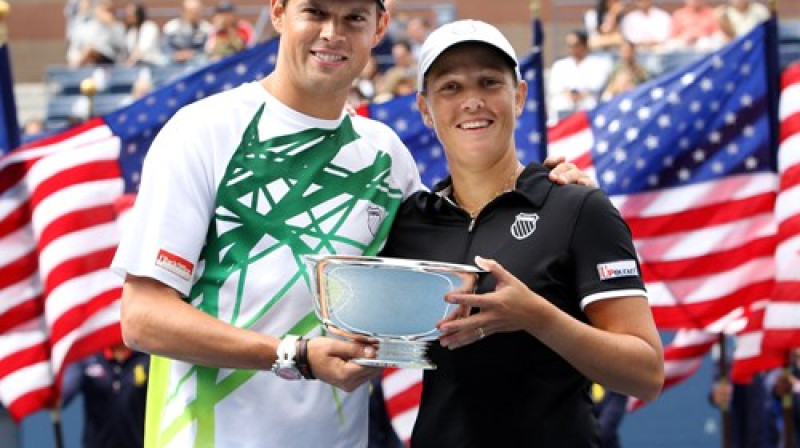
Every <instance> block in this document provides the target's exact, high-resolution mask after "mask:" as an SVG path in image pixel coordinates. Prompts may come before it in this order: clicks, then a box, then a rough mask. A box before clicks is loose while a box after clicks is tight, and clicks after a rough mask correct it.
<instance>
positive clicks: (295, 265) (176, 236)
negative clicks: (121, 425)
mask: <svg viewBox="0 0 800 448" xmlns="http://www.w3.org/2000/svg"><path fill="white" fill-rule="evenodd" d="M420 188H422V185H421V182H420V179H419V174H418V172H417V169H416V166H415V164H414V161H413V159H412V157H411V155H410V154H409V152H408V150H407V149H406V148H405V146H404V145H403V144H402V142H401V141H400V139H399V138H398V137H397V135H396V134H395V133H394V132H392V131H391V129H389V128H388V127H387V126H385V125H383V124H381V123H379V122H376V121H372V120H369V119H366V118H363V117H349V116H347V115H343V116H342V118H341V119H339V120H319V119H315V118H312V117H309V116H306V115H303V114H300V113H298V112H296V111H294V110H292V109H289V108H288V107H286V106H285V105H283V104H282V103H280V102H279V101H277V100H276V99H275V98H274V97H272V96H271V95H269V94H268V93H267V92H266V90H265V89H263V87H261V85H260V84H258V83H250V84H246V85H243V86H241V87H238V88H236V89H234V90H232V91H229V92H226V93H222V94H219V95H215V96H212V97H209V98H207V99H205V100H202V101H199V102H197V103H195V104H193V105H190V106H187V107H185V108H183V109H182V110H180V111H179V112H178V113H177V114H176V115H175V116H174V117H173V118H172V119H171V120H170V122H169V123H167V125H166V126H165V127H164V128H163V130H162V131H161V132H160V133H159V135H158V136H157V137H156V139H155V141H154V142H153V145H152V147H151V149H150V151H149V153H148V155H147V158H146V160H145V164H144V171H143V177H142V184H141V187H140V190H139V195H138V197H137V200H136V205H135V206H134V209H133V212H132V216H131V222H130V227H128V229H129V231H127V232H126V233H125V234H124V235H123V240H122V243H121V244H120V246H119V249H118V250H117V254H116V256H115V258H114V262H113V264H112V267H113V268H114V269H115V270H116V271H117V272H121V273H124V272H128V273H131V274H134V275H137V276H146V277H151V278H155V279H157V280H159V281H161V282H163V283H165V284H167V285H169V286H171V287H173V288H175V289H176V290H177V291H179V292H180V293H181V294H182V295H184V296H185V297H186V300H187V301H188V302H189V303H191V304H192V305H193V306H195V307H196V308H199V309H201V310H203V311H205V312H207V313H209V314H211V315H213V316H215V317H217V318H219V319H221V320H223V321H225V322H228V323H231V324H233V325H235V326H237V327H243V328H249V329H252V330H255V331H259V332H263V333H265V334H270V335H273V336H276V337H281V336H283V335H284V334H287V333H289V332H291V333H292V334H308V335H316V334H319V333H320V326H319V322H318V320H317V319H316V317H315V316H314V314H313V311H312V298H311V293H310V290H309V286H308V282H309V278H308V272H307V271H306V268H305V266H304V264H303V261H302V258H301V255H302V254H306V253H345V254H361V253H367V254H375V253H377V252H378V250H379V249H380V247H382V246H383V243H384V241H385V239H386V235H387V233H388V230H389V227H390V225H391V220H392V219H393V217H394V215H395V212H396V210H397V208H398V206H399V205H400V203H401V201H402V200H403V199H404V198H406V197H407V196H408V195H409V194H411V193H412V192H414V191H417V190H419V189H420ZM149 387H150V395H149V396H148V415H147V418H148V424H147V428H148V435H147V439H148V442H149V444H147V446H148V447H150V446H166V447H187V446H199V445H197V443H198V442H202V443H201V445H202V446H207V447H232V448H233V447H235V448H244V447H260V448H261V447H276V448H287V447H298V448H306V447H323V446H324V447H341V448H353V447H363V446H366V443H367V388H366V387H361V388H359V389H358V390H356V391H354V392H353V393H349V394H348V393H345V392H343V391H341V390H338V389H334V388H333V387H332V386H330V385H328V384H326V383H323V382H321V381H305V380H303V381H286V380H283V379H281V378H278V377H277V376H275V375H274V374H273V373H271V372H263V371H262V372H252V371H244V370H233V369H217V368H208V367H199V366H194V365H191V364H188V363H185V362H179V361H174V360H167V359H164V358H159V357H155V358H154V361H153V367H151V376H150V385H149ZM151 429H154V430H155V431H150V430H151ZM153 432H156V433H157V434H153ZM154 436H155V437H154ZM153 442H155V443H153Z"/></svg>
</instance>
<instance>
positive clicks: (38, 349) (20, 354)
mask: <svg viewBox="0 0 800 448" xmlns="http://www.w3.org/2000/svg"><path fill="white" fill-rule="evenodd" d="M48 359H50V347H49V346H48V345H47V344H46V343H40V344H36V345H33V346H31V347H27V348H24V349H21V350H18V351H16V352H14V353H12V354H11V355H9V356H7V357H5V358H3V363H2V364H0V379H2V378H5V377H6V376H8V375H9V374H11V373H12V372H15V371H17V370H19V369H21V368H23V367H25V366H29V365H33V364H37V363H39V362H43V361H47V360H48Z"/></svg>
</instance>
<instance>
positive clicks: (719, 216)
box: [625, 193, 775, 238]
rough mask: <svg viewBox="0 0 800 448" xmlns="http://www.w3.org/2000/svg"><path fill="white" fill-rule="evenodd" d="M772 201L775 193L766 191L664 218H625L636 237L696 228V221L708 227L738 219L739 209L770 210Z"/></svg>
mask: <svg viewBox="0 0 800 448" xmlns="http://www.w3.org/2000/svg"><path fill="white" fill-rule="evenodd" d="M774 203H775V194H774V193H768V194H762V195H757V196H752V197H749V198H744V199H738V200H730V201H728V202H727V203H725V204H714V205H709V206H700V207H695V208H692V209H691V210H685V211H681V212H673V213H671V214H670V215H668V216H663V217H639V216H635V215H629V216H626V218H625V220H626V221H627V222H628V225H629V226H630V227H631V231H632V232H633V235H634V236H635V237H636V238H647V237H651V236H655V235H664V234H670V233H677V232H686V231H693V230H697V229H698V223H702V224H703V227H707V226H715V225H720V224H727V223H730V222H733V221H741V220H742V210H748V212H752V213H753V214H760V213H765V212H767V213H771V212H772V209H773V206H774Z"/></svg>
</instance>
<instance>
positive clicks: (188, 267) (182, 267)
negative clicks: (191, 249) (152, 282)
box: [156, 249, 194, 280]
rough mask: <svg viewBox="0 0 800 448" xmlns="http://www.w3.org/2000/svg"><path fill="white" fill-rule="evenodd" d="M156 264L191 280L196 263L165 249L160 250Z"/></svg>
mask: <svg viewBox="0 0 800 448" xmlns="http://www.w3.org/2000/svg"><path fill="white" fill-rule="evenodd" d="M156 266H158V267H160V268H162V269H166V270H167V271H169V272H172V273H173V274H175V275H177V276H178V277H180V278H182V279H184V280H191V279H192V272H193V271H194V264H192V263H191V262H190V261H189V260H187V259H185V258H182V257H180V256H178V255H175V254H173V253H172V252H169V251H167V250H164V249H160V250H159V251H158V256H157V257H156Z"/></svg>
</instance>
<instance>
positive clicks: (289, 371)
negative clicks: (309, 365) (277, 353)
mask: <svg viewBox="0 0 800 448" xmlns="http://www.w3.org/2000/svg"><path fill="white" fill-rule="evenodd" d="M275 374H276V375H278V376H279V377H281V378H283V379H285V380H299V379H300V378H302V377H303V375H301V374H300V371H299V370H297V368H296V367H294V366H292V367H280V368H278V369H277V370H276V371H275Z"/></svg>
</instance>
